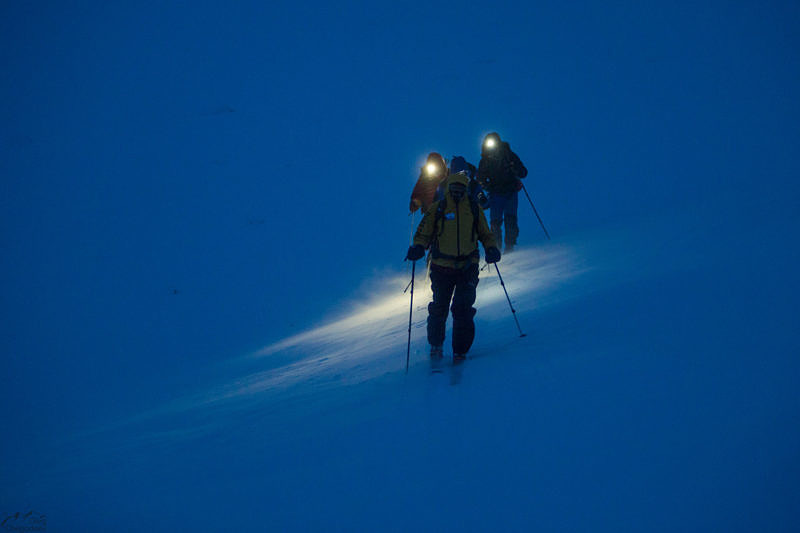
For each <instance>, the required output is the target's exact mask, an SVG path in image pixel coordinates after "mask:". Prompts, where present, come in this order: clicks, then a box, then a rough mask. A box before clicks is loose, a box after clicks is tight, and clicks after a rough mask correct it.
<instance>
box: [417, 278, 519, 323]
mask: <svg viewBox="0 0 800 533" xmlns="http://www.w3.org/2000/svg"><path fill="white" fill-rule="evenodd" d="M494 268H495V270H497V277H498V278H500V285H502V286H503V292H504V293H506V299H507V300H508V306H509V307H511V314H512V315H514V322H516V323H517V329H518V330H519V336H520V337H525V336H526V335H525V333H522V328H521V327H519V320H517V312H516V310H514V306H513V305H512V304H511V298H509V296H508V291H507V290H506V284H505V283H503V276H501V275H500V269H499V268H498V267H497V263H495V264H494ZM409 328H410V326H409ZM409 331H411V330H410V329H409ZM410 335H411V334H410V333H409V338H410Z"/></svg>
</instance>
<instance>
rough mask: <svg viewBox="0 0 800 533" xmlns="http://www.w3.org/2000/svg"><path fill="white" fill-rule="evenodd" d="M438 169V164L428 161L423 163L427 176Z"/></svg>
mask: <svg viewBox="0 0 800 533" xmlns="http://www.w3.org/2000/svg"><path fill="white" fill-rule="evenodd" d="M438 170H439V166H438V165H436V163H428V164H427V165H425V171H426V172H427V173H428V176H433V175H434V174H436V173H437V171H438Z"/></svg>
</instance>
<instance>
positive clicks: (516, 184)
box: [514, 178, 522, 192]
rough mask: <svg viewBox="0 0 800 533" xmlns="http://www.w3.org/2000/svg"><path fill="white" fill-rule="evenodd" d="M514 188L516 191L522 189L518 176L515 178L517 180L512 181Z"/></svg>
mask: <svg viewBox="0 0 800 533" xmlns="http://www.w3.org/2000/svg"><path fill="white" fill-rule="evenodd" d="M514 190H515V191H517V192H519V191H521V190H522V180H520V179H519V178H517V181H516V182H514Z"/></svg>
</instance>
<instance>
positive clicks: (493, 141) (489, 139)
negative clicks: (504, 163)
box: [484, 137, 497, 149]
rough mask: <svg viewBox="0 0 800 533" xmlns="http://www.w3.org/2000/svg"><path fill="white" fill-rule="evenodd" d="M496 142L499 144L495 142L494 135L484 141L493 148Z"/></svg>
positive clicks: (487, 146) (485, 144)
mask: <svg viewBox="0 0 800 533" xmlns="http://www.w3.org/2000/svg"><path fill="white" fill-rule="evenodd" d="M495 144H497V143H496V142H495V140H494V139H493V138H492V137H489V138H488V139H486V142H485V143H484V146H486V148H490V149H491V148H494V145H495Z"/></svg>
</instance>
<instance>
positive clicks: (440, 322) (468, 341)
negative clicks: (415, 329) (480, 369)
mask: <svg viewBox="0 0 800 533" xmlns="http://www.w3.org/2000/svg"><path fill="white" fill-rule="evenodd" d="M477 287H478V265H477V264H470V265H469V266H468V267H466V268H465V269H463V270H453V269H449V268H442V267H438V266H436V265H431V289H433V301H432V302H431V303H430V304H428V342H429V343H430V344H431V345H433V346H441V345H442V344H444V337H445V328H446V326H447V308H448V307H450V309H451V310H452V311H453V353H460V354H464V353H467V352H468V351H469V348H470V346H472V341H473V340H474V339H475V322H474V321H473V317H474V316H475V308H474V307H472V304H474V303H475V289H476V288H477ZM451 299H452V302H453V305H452V307H451V306H450V300H451Z"/></svg>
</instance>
